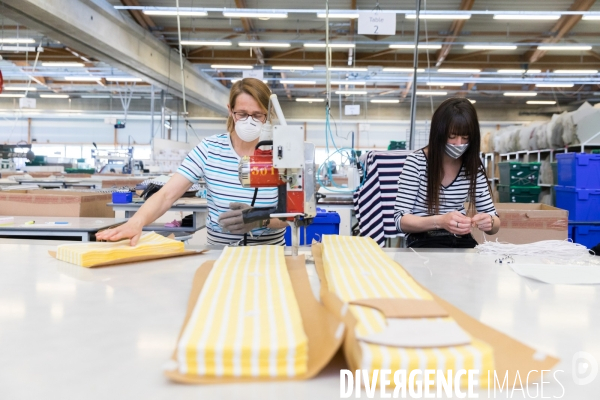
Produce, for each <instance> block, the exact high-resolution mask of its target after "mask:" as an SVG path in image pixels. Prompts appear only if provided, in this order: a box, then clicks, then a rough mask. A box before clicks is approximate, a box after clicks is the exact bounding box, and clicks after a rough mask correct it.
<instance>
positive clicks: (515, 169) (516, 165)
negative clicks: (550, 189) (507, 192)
mask: <svg viewBox="0 0 600 400" xmlns="http://www.w3.org/2000/svg"><path fill="white" fill-rule="evenodd" d="M540 164H541V163H539V162H531V163H522V162H515V161H509V162H501V163H498V167H499V168H500V184H501V185H505V186H537V185H538V182H539V177H540Z"/></svg>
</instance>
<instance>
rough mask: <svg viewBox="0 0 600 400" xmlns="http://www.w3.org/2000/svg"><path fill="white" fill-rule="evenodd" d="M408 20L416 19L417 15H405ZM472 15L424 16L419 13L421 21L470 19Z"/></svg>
mask: <svg viewBox="0 0 600 400" xmlns="http://www.w3.org/2000/svg"><path fill="white" fill-rule="evenodd" d="M405 16H406V19H416V18H417V15H416V14H405ZM470 18H471V14H424V13H419V19H470Z"/></svg>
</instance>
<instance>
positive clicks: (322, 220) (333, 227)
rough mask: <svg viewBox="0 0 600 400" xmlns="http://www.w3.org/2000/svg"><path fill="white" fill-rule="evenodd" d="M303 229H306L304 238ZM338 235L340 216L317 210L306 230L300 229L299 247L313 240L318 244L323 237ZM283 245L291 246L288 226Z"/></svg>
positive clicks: (332, 212)
mask: <svg viewBox="0 0 600 400" xmlns="http://www.w3.org/2000/svg"><path fill="white" fill-rule="evenodd" d="M304 229H306V237H304ZM339 234H340V215H339V214H338V213H336V212H335V211H326V210H324V209H322V208H317V216H316V217H315V218H314V219H313V223H312V224H310V225H308V226H307V227H306V228H303V227H300V245H304V244H307V243H308V244H310V243H312V241H313V239H315V240H317V241H319V242H320V241H321V239H322V237H323V235H339ZM285 244H286V246H291V245H292V230H291V228H290V227H289V226H288V227H287V228H286V230H285Z"/></svg>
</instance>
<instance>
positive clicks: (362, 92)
mask: <svg viewBox="0 0 600 400" xmlns="http://www.w3.org/2000/svg"><path fill="white" fill-rule="evenodd" d="M335 94H347V95H351V94H367V91H366V90H364V91H363V90H336V92H335Z"/></svg>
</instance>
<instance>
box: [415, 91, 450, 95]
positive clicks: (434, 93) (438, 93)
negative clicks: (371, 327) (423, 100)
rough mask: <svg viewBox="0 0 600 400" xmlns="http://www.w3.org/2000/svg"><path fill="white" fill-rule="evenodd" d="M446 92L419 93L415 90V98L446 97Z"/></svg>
mask: <svg viewBox="0 0 600 400" xmlns="http://www.w3.org/2000/svg"><path fill="white" fill-rule="evenodd" d="M447 94H448V92H436V91H421V90H417V96H446V95H447Z"/></svg>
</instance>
